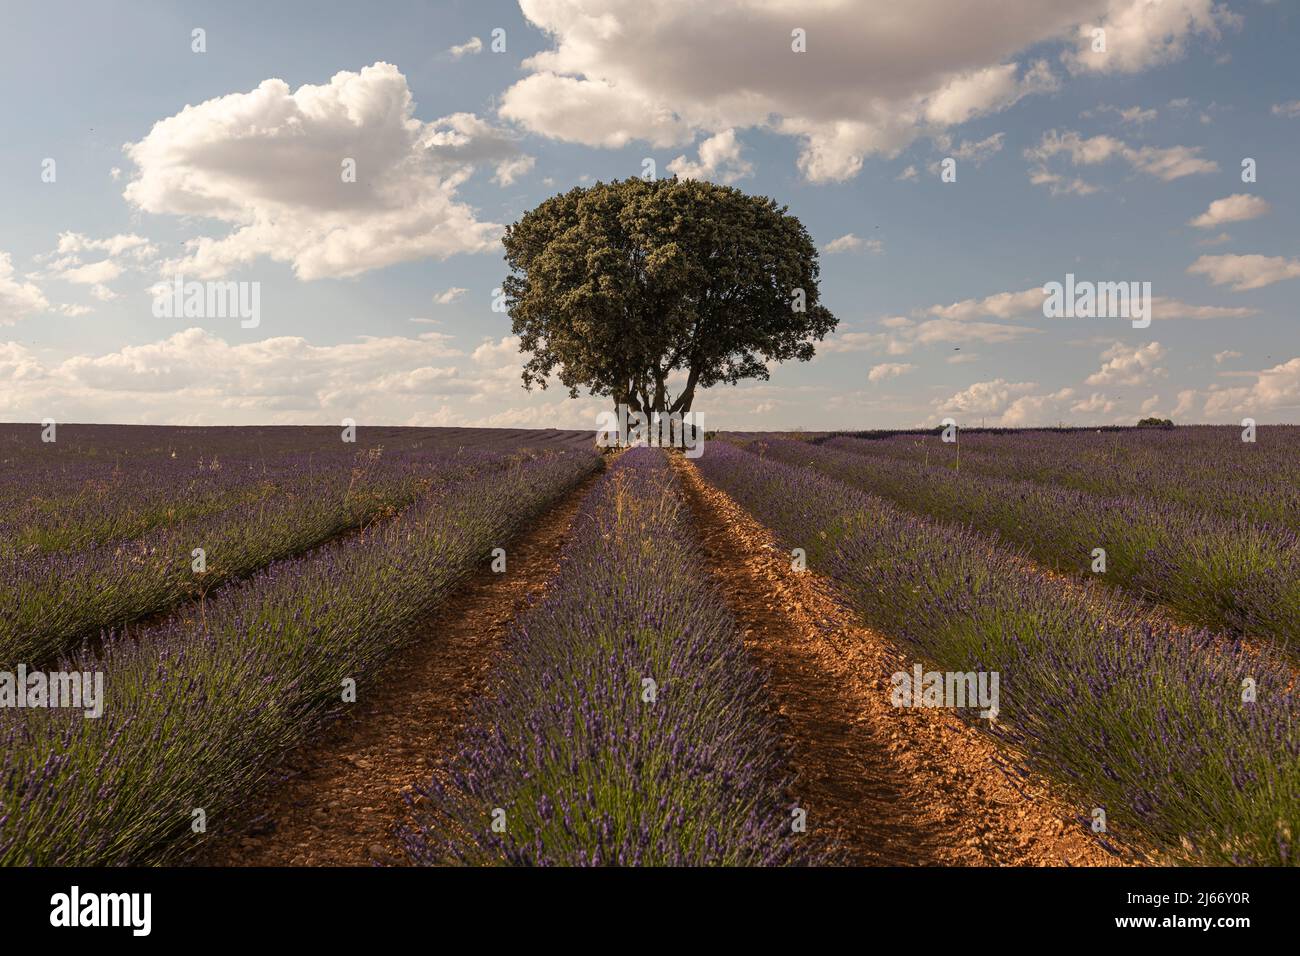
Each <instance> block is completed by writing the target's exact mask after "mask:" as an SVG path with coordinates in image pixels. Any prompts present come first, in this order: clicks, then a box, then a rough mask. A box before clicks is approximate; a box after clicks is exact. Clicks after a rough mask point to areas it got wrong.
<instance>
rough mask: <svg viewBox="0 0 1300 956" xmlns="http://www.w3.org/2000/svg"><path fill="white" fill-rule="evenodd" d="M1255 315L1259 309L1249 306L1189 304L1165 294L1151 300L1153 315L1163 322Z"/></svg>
mask: <svg viewBox="0 0 1300 956" xmlns="http://www.w3.org/2000/svg"><path fill="white" fill-rule="evenodd" d="M1253 315H1259V309H1252V308H1249V307H1247V306H1229V305H1189V304H1188V303H1186V302H1180V301H1179V300H1178V299H1169V298H1165V297H1164V296H1155V297H1153V298H1152V300H1151V317H1152V318H1153V319H1156V320H1158V321H1161V322H1163V321H1165V320H1166V319H1247V318H1250V317H1251V316H1253Z"/></svg>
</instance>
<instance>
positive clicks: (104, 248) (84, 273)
mask: <svg viewBox="0 0 1300 956" xmlns="http://www.w3.org/2000/svg"><path fill="white" fill-rule="evenodd" d="M86 256H92V257H95V258H93V261H90V262H87V261H85V257H86ZM100 256H102V257H103V258H98V257H100ZM157 256H158V247H157V246H155V245H154V244H153V243H152V242H150V241H149V240H148V239H146V238H145V237H144V236H139V235H136V234H134V233H122V234H119V235H115V236H109V237H107V238H105V239H92V238H91V237H89V236H87V235H85V234H84V233H80V232H61V233H59V240H58V244H57V245H56V246H55V248H54V249H53V250H52V251H50V252H48V253H45V254H44V255H41V256H37V257H36V261H37V263H39V264H40V269H39V271H38V272H37V273H36V274H35V277H36V278H39V279H41V280H49V279H53V280H57V281H61V282H71V283H73V284H74V285H86V286H90V287H91V290H90V291H91V294H92V295H93V296H94V297H95V298H96V299H99V300H100V301H101V302H108V301H110V300H112V299H116V298H117V297H118V295H117V293H116V292H114V291H113V290H112V289H111V288H110V287H109V285H108V283H110V282H113V281H115V280H116V279H118V278H119V277H120V276H122V274H123V273H125V272H127V271H135V272H139V271H142V270H144V269H145V268H147V267H149V266H150V265H151V264H152V262H153V261H154V259H156V257H157ZM76 308H77V310H78V311H76V312H69V311H68V307H63V308H61V311H63V312H64V314H65V315H73V314H76V315H82V314H85V313H87V312H90V311H91V310H90V309H89V308H85V307H84V306H83V307H76Z"/></svg>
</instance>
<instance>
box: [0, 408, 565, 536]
mask: <svg viewBox="0 0 1300 956" xmlns="http://www.w3.org/2000/svg"><path fill="white" fill-rule="evenodd" d="M42 433H43V432H42V429H41V427H40V426H37V425H0V560H7V559H14V558H20V559H24V558H29V557H32V556H38V555H40V554H43V553H50V552H56V551H70V550H73V549H77V548H86V547H94V546H106V545H107V546H111V545H112V544H114V543H121V542H124V541H129V540H130V539H133V538H138V537H140V536H142V535H144V534H147V533H148V532H150V531H152V530H153V529H155V528H159V527H164V526H165V527H172V528H175V527H176V526H178V525H180V524H182V523H184V522H187V521H191V520H194V519H196V518H203V517H205V516H208V515H212V514H215V513H217V512H220V511H224V510H227V509H230V508H233V507H250V506H255V505H256V504H257V503H258V502H260V501H262V500H265V499H266V498H269V497H271V496H273V495H276V494H282V493H286V492H287V493H293V486H294V484H295V483H297V482H299V481H301V480H302V479H304V478H306V477H309V476H312V475H317V474H325V473H329V472H337V473H341V474H347V473H348V472H349V471H350V470H351V468H352V467H353V465H354V464H355V459H356V449H357V448H363V449H367V450H371V451H382V453H383V458H384V461H385V463H386V464H387V463H391V462H394V461H400V460H409V461H411V462H418V461H419V460H420V459H422V458H426V457H429V456H430V453H432V456H433V457H435V458H440V457H445V456H446V455H448V454H454V453H456V452H457V451H459V450H462V449H479V448H485V447H486V448H489V449H491V450H495V451H500V452H504V451H510V450H517V449H519V448H523V447H528V446H532V447H550V446H554V447H557V448H558V447H564V446H565V445H570V446H572V447H578V445H577V443H578V442H579V441H580V440H581V439H582V438H583V436H582V435H581V433H576V432H554V431H532V432H526V431H515V432H511V431H507V430H504V429H465V428H440V429H423V428H362V429H359V430H357V431H356V432H353V433H352V434H351V435H350V436H349V437H353V438H356V439H357V441H356V442H355V443H352V444H348V443H345V442H343V441H341V438H342V437H344V436H343V435H342V433H341V432H340V431H339V430H338V429H335V428H262V427H251V428H200V429H194V428H174V427H141V426H102V425H63V426H59V429H58V431H57V433H56V436H51V437H57V440H56V441H53V442H48V443H47V442H44V441H42V440H41V435H42ZM587 444H589V442H587Z"/></svg>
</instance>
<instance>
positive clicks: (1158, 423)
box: [1137, 418, 1174, 428]
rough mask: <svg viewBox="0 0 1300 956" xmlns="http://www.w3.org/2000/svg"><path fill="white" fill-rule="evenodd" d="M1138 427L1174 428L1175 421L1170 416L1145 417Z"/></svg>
mask: <svg viewBox="0 0 1300 956" xmlns="http://www.w3.org/2000/svg"><path fill="white" fill-rule="evenodd" d="M1137 427H1138V428H1173V427H1174V423H1173V420H1172V419H1169V418H1144V419H1142V420H1141V421H1140V422H1138V425H1137Z"/></svg>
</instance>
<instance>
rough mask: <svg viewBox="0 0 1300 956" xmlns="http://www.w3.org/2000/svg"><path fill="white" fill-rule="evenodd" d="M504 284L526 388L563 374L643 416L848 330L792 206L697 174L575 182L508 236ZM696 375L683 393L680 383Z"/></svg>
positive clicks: (759, 373) (568, 381) (800, 354)
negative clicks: (821, 284) (680, 377)
mask: <svg viewBox="0 0 1300 956" xmlns="http://www.w3.org/2000/svg"><path fill="white" fill-rule="evenodd" d="M502 242H503V243H504V245H505V249H506V262H507V263H508V264H509V266H510V275H509V276H508V277H507V278H506V280H505V282H504V284H503V286H502V289H503V292H504V295H505V298H506V303H507V306H508V310H509V313H510V316H511V322H512V325H513V330H514V333H515V334H516V335H518V336H519V337H520V340H521V341H520V348H521V350H522V351H524V352H525V353H527V354H528V355H529V356H530V357H529V358H528V360H527V362H526V363H525V365H524V370H523V380H524V387H525V388H531V387H532V386H533V385H538V386H539V387H541V388H545V387H546V385H547V381H548V378H550V377H551V376H555V377H556V378H558V379H559V381H560V382H561V383H563V384H564V385H565V386H566V387H567V388H568V389H569V394H570V396H572V397H575V398H576V397H577V395H578V390H579V389H580V388H586V389H587V390H588V391H589V393H590V394H592V395H604V396H610V397H612V398H613V399H614V402H615V404H626V405H627V406H628V407H629V408H630V409H633V410H636V411H641V412H645V413H651V412H661V413H662V412H667V413H672V412H687V411H689V410H690V408H691V403H692V402H693V401H694V399H695V394H696V390H697V389H703V388H709V387H711V386H713V385H717V384H719V383H728V384H734V383H736V382H738V381H740V380H741V379H746V378H760V379H766V378H768V364H769V363H771V362H783V361H787V360H789V359H799V360H800V361H805V362H806V361H808V360H809V359H810V358H812V356H813V351H814V350H813V341H815V340H821V339H822V338H824V337H825V336H826V335H827V333H829V332H831V331H832V330H833V329H834V328H835V325H836V321H837V320H836V318H835V316H834V315H832V314H831V312H830V310H828V309H827V308H826V307H824V306H823V305H821V304H820V302H819V296H818V286H817V282H818V275H819V269H818V264H817V248H816V246H815V245H814V244H813V242H812V239H811V238H810V237H809V235H808V232H807V230H806V229H804V227H803V224H802V223H801V222H800V221H799V220H798V219H796V218H795V217H794V216H792V215H790V214H789V213H788V212H787V210H786V207H784V206H778V205H777V203H776V202H775V201H774V200H772V199H768V198H766V197H760V196H749V195H746V194H745V193H743V192H741V191H740V190H738V189H734V188H731V187H728V186H719V185H716V184H714V183H709V182H700V181H695V180H677V179H660V180H652V181H647V180H643V179H638V178H631V179H625V180H619V181H615V182H611V183H597V184H596V185H594V186H590V187H586V188H577V189H572V190H570V191H569V192H567V193H563V194H561V195H558V196H553V197H552V198H550V199H548V200H546V201H545V202H543V203H541V204H540V205H539V206H537V208H535V209H533V210H531V211H529V212H528V213H526V214H525V215H524V216H523V218H521V219H520V220H519V221H518V222H516V223H514V224H513V225H511V226H510V227H509V228H507V230H506V233H505V236H504V237H503V239H502ZM679 371H684V372H685V373H686V378H685V381H684V384H682V385H681V387H680V390H679V391H678V393H677V394H676V396H673V395H670V394H669V385H668V379H669V377H670V376H671V375H673V373H675V372H679Z"/></svg>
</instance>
